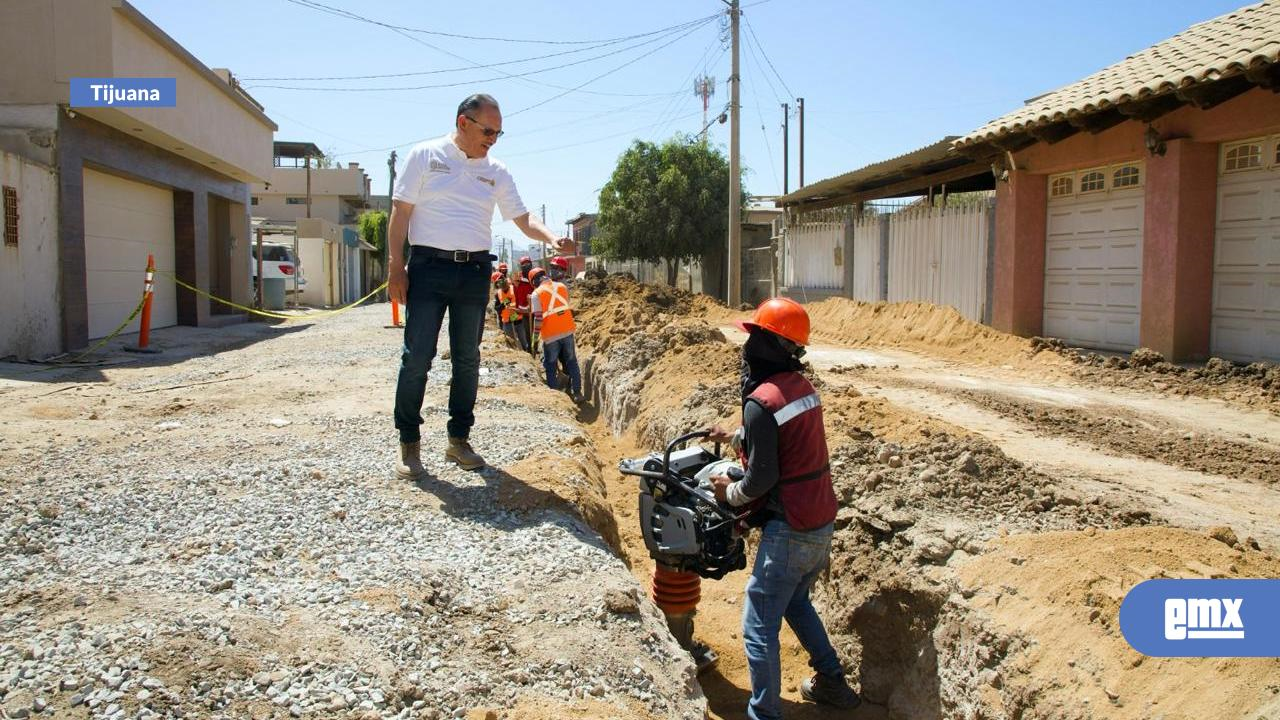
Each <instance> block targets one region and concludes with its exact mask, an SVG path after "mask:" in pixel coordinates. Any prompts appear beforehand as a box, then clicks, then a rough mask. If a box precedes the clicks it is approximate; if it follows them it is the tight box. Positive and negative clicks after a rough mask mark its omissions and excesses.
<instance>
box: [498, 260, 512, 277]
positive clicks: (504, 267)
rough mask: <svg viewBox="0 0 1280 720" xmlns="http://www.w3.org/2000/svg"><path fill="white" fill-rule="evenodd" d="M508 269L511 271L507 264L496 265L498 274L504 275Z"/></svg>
mask: <svg viewBox="0 0 1280 720" xmlns="http://www.w3.org/2000/svg"><path fill="white" fill-rule="evenodd" d="M510 269H511V268H509V267H507V264H506V263H504V262H503V263H498V272H500V273H502V274H503V275H506V274H507V271H508V270H510Z"/></svg>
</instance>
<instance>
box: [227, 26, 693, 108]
mask: <svg viewBox="0 0 1280 720" xmlns="http://www.w3.org/2000/svg"><path fill="white" fill-rule="evenodd" d="M708 22H710V21H709V20H708V21H703V22H702V23H701V24H699V25H694V26H693V27H692V28H691V29H690V32H692V31H693V30H697V29H698V28H699V27H701V26H702V25H706V24H707V23H708ZM676 32H678V31H673V32H669V33H666V34H664V35H659V36H658V37H655V38H650V39H648V40H645V41H643V42H639V43H636V44H634V45H630V46H627V47H624V48H619V49H617V50H612V51H610V52H607V53H603V54H601V55H594V56H592V57H588V58H582V59H579V60H574V61H573V62H568V63H562V64H560V65H553V66H551V67H545V68H539V69H537V70H529V71H527V72H522V73H503V74H502V75H499V76H496V77H488V78H481V79H479V80H463V81H459V82H450V83H436V84H432V85H412V86H394V87H387V86H380V87H317V86H300V85H262V84H258V85H245V88H246V89H255V88H270V89H272V90H301V91H304V92H330V93H332V92H386V91H404V90H432V89H436V88H447V87H459V86H462V85H476V84H480V83H488V82H494V81H496V80H514V79H516V78H526V77H530V76H533V75H540V74H542V73H545V72H551V71H552V70H560V69H563V68H567V67H573V66H575V65H582V64H583V63H589V62H595V61H596V60H602V59H604V58H607V57H612V56H614V55H618V54H621V53H624V52H627V51H629V50H635V49H637V48H641V47H644V46H646V45H651V44H653V43H655V42H659V41H661V40H664V39H666V38H668V37H670V36H671V35H673V34H675V33H676ZM663 47H665V46H663ZM464 69H466V68H464Z"/></svg>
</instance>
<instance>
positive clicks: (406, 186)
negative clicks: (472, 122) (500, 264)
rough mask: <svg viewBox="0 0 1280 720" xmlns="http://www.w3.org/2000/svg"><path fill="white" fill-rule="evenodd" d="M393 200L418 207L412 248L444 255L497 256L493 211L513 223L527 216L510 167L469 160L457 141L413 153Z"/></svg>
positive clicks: (437, 143) (486, 159) (440, 141)
mask: <svg viewBox="0 0 1280 720" xmlns="http://www.w3.org/2000/svg"><path fill="white" fill-rule="evenodd" d="M391 197H392V198H394V199H396V200H399V201H401V202H407V203H413V206H414V207H413V214H412V215H410V216H409V244H410V245H427V246H430V247H433V248H439V249H441V250H469V251H476V250H492V249H493V209H494V207H497V208H498V209H499V210H500V211H501V212H502V219H503V220H511V219H513V218H517V217H520V216H521V215H524V214H525V213H527V212H528V210H526V209H525V207H524V202H522V201H521V200H520V193H518V192H516V184H515V181H513V180H512V179H511V173H509V172H507V166H506V165H503V164H502V163H501V162H500V161H498V160H495V159H493V158H492V157H487V156H486V157H482V158H468V157H467V155H466V153H464V152H462V150H461V149H460V148H459V147H458V146H457V145H456V144H454V142H453V136H452V135H445V136H444V137H439V138H436V139H434V140H428V141H426V142H423V143H419V144H418V145H416V146H414V148H413V149H412V150H410V151H409V157H408V159H407V160H406V161H405V164H404V170H403V171H401V173H400V175H399V176H398V177H397V178H396V187H395V191H394V192H393V193H392V196H391Z"/></svg>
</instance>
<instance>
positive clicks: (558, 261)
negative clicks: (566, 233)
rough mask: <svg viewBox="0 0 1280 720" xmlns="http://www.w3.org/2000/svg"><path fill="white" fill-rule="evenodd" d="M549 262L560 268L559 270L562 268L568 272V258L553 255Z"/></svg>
mask: <svg viewBox="0 0 1280 720" xmlns="http://www.w3.org/2000/svg"><path fill="white" fill-rule="evenodd" d="M551 264H552V265H555V266H556V267H558V268H560V269H561V270H564V271H565V272H569V261H568V260H565V259H564V258H562V257H553V258H551Z"/></svg>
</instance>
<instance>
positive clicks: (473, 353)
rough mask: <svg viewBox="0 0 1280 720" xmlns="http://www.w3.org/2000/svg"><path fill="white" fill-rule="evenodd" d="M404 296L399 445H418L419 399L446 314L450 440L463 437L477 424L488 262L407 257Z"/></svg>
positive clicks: (398, 397)
mask: <svg viewBox="0 0 1280 720" xmlns="http://www.w3.org/2000/svg"><path fill="white" fill-rule="evenodd" d="M408 267H409V297H408V298H407V300H408V302H407V303H405V313H406V315H405V320H404V349H403V351H402V352H401V354H400V376H399V378H398V379H397V380H396V411H395V422H396V429H397V430H399V431H400V442H418V441H419V440H420V439H421V437H422V435H421V428H420V427H419V426H420V425H422V397H423V394H424V393H425V392H426V390H427V373H428V372H429V371H430V370H431V361H432V360H433V359H435V356H436V342H437V341H438V339H439V337H440V328H441V326H442V325H443V324H444V313H445V311H446V310H448V311H449V359H450V362H452V363H453V377H452V380H451V382H450V384H449V422H448V424H447V428H448V431H449V437H455V438H466V437H467V435H468V434H469V433H470V432H471V426H472V425H474V424H475V422H476V416H475V406H476V388H477V387H478V386H479V384H480V335H481V334H482V333H483V331H484V323H485V315H486V313H487V312H488V309H489V274H490V273H491V272H492V264H491V263H488V262H469V263H456V262H453V261H452V260H437V259H435V258H430V257H427V256H425V255H411V256H410V257H409V266H408Z"/></svg>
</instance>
